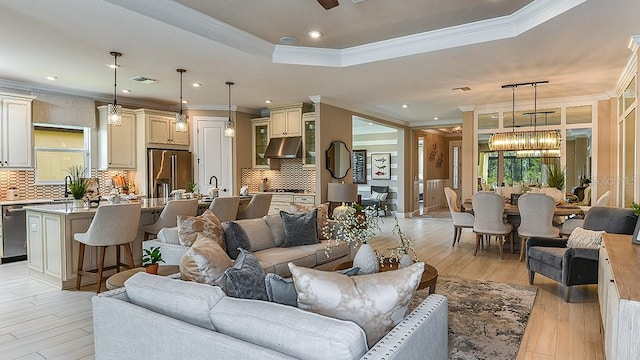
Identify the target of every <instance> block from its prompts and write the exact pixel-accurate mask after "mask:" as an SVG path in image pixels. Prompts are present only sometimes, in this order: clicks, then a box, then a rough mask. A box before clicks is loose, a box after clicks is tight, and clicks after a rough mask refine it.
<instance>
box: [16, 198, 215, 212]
mask: <svg viewBox="0 0 640 360" xmlns="http://www.w3.org/2000/svg"><path fill="white" fill-rule="evenodd" d="M129 202H140V203H142V211H153V210H162V209H163V208H164V206H165V205H166V204H167V202H168V200H165V199H158V198H154V199H140V200H130V201H129ZM122 203H125V202H124V201H123V202H122ZM100 204H101V205H106V204H108V202H106V201H102V202H101V203H100ZM200 204H202V205H208V203H206V202H203V201H200ZM24 208H25V209H27V210H34V211H42V212H47V213H52V214H92V213H95V212H96V210H97V209H98V207H91V208H90V207H88V206H87V205H85V206H84V207H79V208H74V207H73V201H71V200H69V202H60V203H57V204H42V203H40V204H39V203H32V204H31V205H27V206H25V207H24Z"/></svg>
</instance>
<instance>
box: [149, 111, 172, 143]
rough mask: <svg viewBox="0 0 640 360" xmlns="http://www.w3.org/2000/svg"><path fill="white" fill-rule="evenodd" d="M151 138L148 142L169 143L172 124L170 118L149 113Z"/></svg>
mask: <svg viewBox="0 0 640 360" xmlns="http://www.w3.org/2000/svg"><path fill="white" fill-rule="evenodd" d="M147 126H148V128H149V138H148V139H147V142H150V143H155V144H169V143H170V139H171V135H170V134H171V128H170V126H171V124H170V121H169V119H167V118H166V117H162V116H158V115H149V117H148V119H147Z"/></svg>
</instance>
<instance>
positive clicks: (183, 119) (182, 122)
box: [176, 69, 187, 132]
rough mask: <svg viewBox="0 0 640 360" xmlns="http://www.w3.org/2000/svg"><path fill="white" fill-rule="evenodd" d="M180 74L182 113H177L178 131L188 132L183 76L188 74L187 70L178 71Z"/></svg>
mask: <svg viewBox="0 0 640 360" xmlns="http://www.w3.org/2000/svg"><path fill="white" fill-rule="evenodd" d="M176 71H177V72H179V73H180V112H179V113H176V131H177V132H187V114H183V113H182V74H184V73H185V72H187V70H185V69H176Z"/></svg>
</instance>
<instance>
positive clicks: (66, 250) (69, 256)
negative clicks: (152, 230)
mask: <svg viewBox="0 0 640 360" xmlns="http://www.w3.org/2000/svg"><path fill="white" fill-rule="evenodd" d="M138 201H140V202H141V203H142V213H141V214H140V224H139V226H143V225H147V224H152V223H154V222H155V221H156V220H157V219H158V217H159V216H160V213H161V212H162V209H163V208H164V206H165V205H166V203H167V200H164V199H142V200H138ZM208 207H209V203H207V202H200V205H199V207H198V210H199V211H198V213H202V212H204V210H205V209H207V208H208ZM25 208H26V212H27V214H26V216H27V262H28V265H29V276H30V277H32V278H35V279H38V280H40V281H43V282H45V283H47V284H50V285H53V286H55V287H57V288H59V289H71V288H75V282H76V272H77V268H78V247H79V246H78V242H77V241H75V240H73V235H74V234H75V233H82V232H86V231H87V229H89V225H90V224H91V221H92V220H93V217H94V215H95V213H96V210H97V207H94V208H90V207H81V208H74V207H73V203H72V202H71V201H69V202H68V203H58V204H48V205H31V206H25ZM142 238H143V234H142V231H139V232H138V237H137V238H136V240H135V241H134V242H133V243H132V245H131V247H132V250H133V258H134V261H135V264H136V265H137V266H139V265H140V264H141V262H142V261H141V260H142ZM84 256H85V257H84V266H85V268H87V269H88V268H95V267H97V263H98V248H97V247H88V248H87V249H86V250H85V255H84ZM115 256H116V249H115V247H110V248H108V249H107V252H106V256H105V265H106V266H109V265H114V264H115ZM122 256H124V254H123V255H122ZM92 282H94V283H95V279H92V278H90V277H83V278H82V284H83V285H84V284H90V283H92Z"/></svg>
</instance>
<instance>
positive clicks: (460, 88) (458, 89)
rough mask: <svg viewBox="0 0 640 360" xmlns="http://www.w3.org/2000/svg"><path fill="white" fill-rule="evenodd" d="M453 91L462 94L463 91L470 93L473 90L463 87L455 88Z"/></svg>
mask: <svg viewBox="0 0 640 360" xmlns="http://www.w3.org/2000/svg"><path fill="white" fill-rule="evenodd" d="M451 90H453V91H460V92H463V91H470V90H471V88H470V87H468V86H463V87H457V88H453V89H451Z"/></svg>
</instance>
